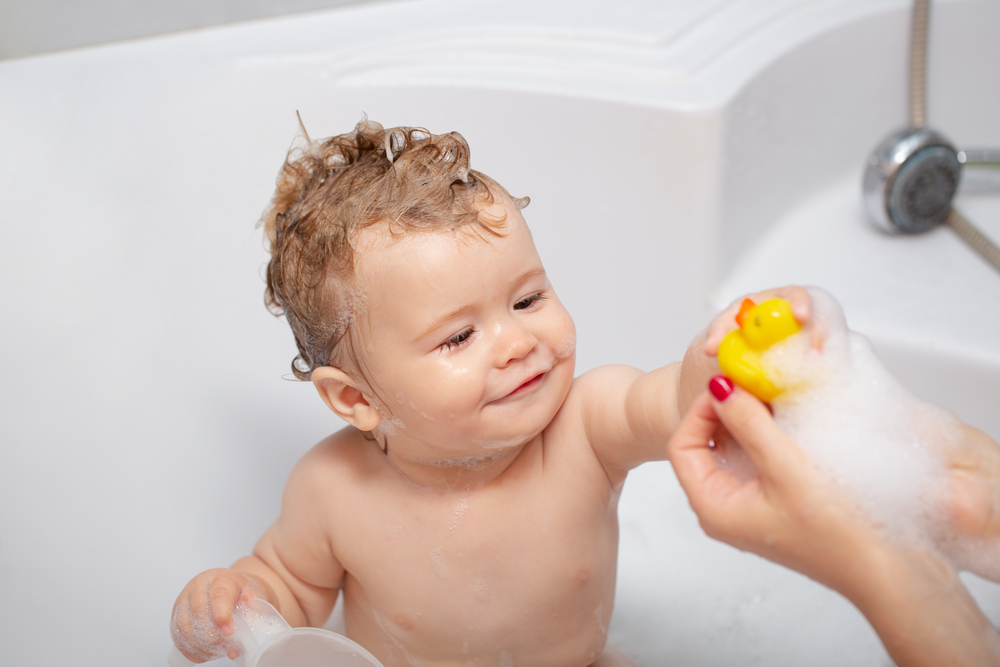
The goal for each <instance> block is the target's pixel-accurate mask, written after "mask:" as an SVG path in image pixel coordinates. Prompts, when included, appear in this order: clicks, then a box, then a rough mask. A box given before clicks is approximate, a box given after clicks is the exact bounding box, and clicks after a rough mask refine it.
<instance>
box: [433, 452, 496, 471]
mask: <svg viewBox="0 0 1000 667" xmlns="http://www.w3.org/2000/svg"><path fill="white" fill-rule="evenodd" d="M505 455H506V452H497V453H496V454H477V455H475V456H457V457H455V458H451V459H437V460H435V461H425V462H424V465H429V466H434V467H437V468H464V469H466V470H483V469H485V468H486V467H487V466H489V465H490V464H491V463H493V462H494V461H496V460H497V459H500V458H502V457H503V456H505Z"/></svg>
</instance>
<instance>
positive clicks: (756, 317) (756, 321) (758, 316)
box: [753, 315, 761, 327]
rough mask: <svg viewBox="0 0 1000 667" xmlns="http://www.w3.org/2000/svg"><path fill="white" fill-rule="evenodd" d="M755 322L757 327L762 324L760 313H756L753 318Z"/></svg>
mask: <svg viewBox="0 0 1000 667" xmlns="http://www.w3.org/2000/svg"><path fill="white" fill-rule="evenodd" d="M753 324H754V326H757V327H759V326H761V321H760V315H755V316H754V318H753Z"/></svg>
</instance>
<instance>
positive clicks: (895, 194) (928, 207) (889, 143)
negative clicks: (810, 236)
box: [864, 127, 962, 234]
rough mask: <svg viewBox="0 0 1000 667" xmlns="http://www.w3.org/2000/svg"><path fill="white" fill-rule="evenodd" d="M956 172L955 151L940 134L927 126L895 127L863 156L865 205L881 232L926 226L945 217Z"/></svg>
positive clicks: (958, 163) (919, 229)
mask: <svg viewBox="0 0 1000 667" xmlns="http://www.w3.org/2000/svg"><path fill="white" fill-rule="evenodd" d="M961 175H962V162H961V161H960V160H959V154H958V151H957V150H955V147H954V146H952V145H951V143H949V142H948V140H947V139H945V138H944V137H943V136H941V135H940V134H938V133H937V132H935V131H933V130H930V129H928V128H926V127H917V128H906V129H903V130H899V131H898V132H894V133H893V134H892V135H890V136H889V137H887V138H886V139H885V141H883V142H882V143H881V144H879V145H878V147H877V148H876V149H875V151H874V152H873V153H872V154H871V155H870V156H869V157H868V165H867V167H866V169H865V177H864V202H865V208H866V209H867V210H868V215H869V217H870V218H871V220H872V221H873V222H874V223H875V224H876V225H877V226H878V227H879V228H881V229H882V230H883V231H886V232H906V233H908V234H916V233H919V232H924V231H927V230H928V229H931V228H932V227H936V226H937V225H939V224H943V223H944V222H945V221H946V220H947V218H948V215H949V213H950V212H951V200H952V199H953V198H954V196H955V193H956V192H957V191H958V183H959V180H960V178H961Z"/></svg>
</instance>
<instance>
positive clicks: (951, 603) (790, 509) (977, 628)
mask: <svg viewBox="0 0 1000 667" xmlns="http://www.w3.org/2000/svg"><path fill="white" fill-rule="evenodd" d="M709 387H710V389H711V395H710V394H709V392H705V393H703V394H702V395H700V396H699V397H698V398H697V399H696V400H695V402H694V404H693V405H692V406H691V409H690V410H689V411H688V413H687V414H686V415H685V417H684V419H683V421H682V422H681V425H680V427H679V428H678V429H677V431H676V432H675V434H674V436H673V438H671V440H670V443H669V444H668V445H667V451H668V454H669V457H670V460H671V462H672V464H673V466H674V470H675V472H676V474H677V478H678V480H680V483H681V486H682V487H683V488H684V491H685V492H686V493H687V495H688V499H689V501H690V503H691V507H692V508H693V509H694V511H695V513H696V514H697V515H698V519H699V521H700V522H701V525H702V528H703V529H704V530H705V532H706V533H707V534H708V535H709V536H710V537H713V538H715V539H718V540H721V541H723V542H726V543H727V544H731V545H733V546H735V547H737V548H739V549H743V550H746V551H751V552H753V553H756V554H758V555H761V556H763V557H765V558H767V559H769V560H772V561H774V562H776V563H779V564H782V565H785V566H787V567H790V568H792V569H794V570H796V571H798V572H801V573H802V574H805V575H806V576H809V577H811V578H812V579H814V580H816V581H819V582H820V583H823V584H825V585H827V586H829V587H831V588H833V589H834V590H836V591H838V592H840V593H841V594H843V595H844V596H845V597H847V598H848V599H849V600H851V602H853V603H854V604H855V605H857V607H858V608H859V610H860V611H861V612H862V613H863V614H864V615H865V616H866V618H868V620H869V622H870V623H871V624H872V626H873V627H874V628H875V630H876V632H878V634H879V636H880V637H881V639H882V641H883V643H884V644H885V646H886V649H887V650H888V651H889V653H890V655H891V656H892V657H893V659H894V660H895V661H896V663H897V664H898V665H901V666H903V665H906V666H913V665H928V666H930V665H943V664H948V665H969V666H970V667H971V666H973V665H1000V638H998V635H997V632H996V630H995V628H993V627H992V625H991V624H990V623H989V621H988V620H987V619H986V618H985V616H983V614H982V612H981V611H980V610H979V608H978V607H977V606H976V604H975V601H974V600H973V599H972V598H971V597H970V596H969V594H968V592H967V591H966V590H965V588H964V586H963V585H962V583H961V581H960V580H959V579H958V577H957V575H956V573H955V571H954V570H953V569H952V568H951V567H950V566H949V565H948V564H947V563H945V562H944V561H943V560H942V559H941V558H939V557H937V556H936V555H934V554H931V553H926V552H921V551H919V550H916V549H913V548H908V547H904V546H901V545H897V544H893V543H890V542H889V541H888V540H886V539H885V538H884V537H883V536H882V535H881V534H880V533H879V532H878V531H877V530H876V529H875V528H874V527H872V526H871V524H870V523H869V521H868V520H867V519H866V518H865V517H864V515H863V514H861V512H860V511H859V510H858V509H857V508H856V507H855V506H854V504H853V503H852V502H851V501H850V499H849V498H848V497H847V496H846V495H845V494H844V493H843V492H842V491H841V490H840V489H839V488H837V487H836V486H835V485H834V484H833V483H832V482H830V481H829V480H827V479H826V477H825V476H824V475H823V474H822V473H821V472H820V471H819V470H818V469H817V468H816V467H815V466H814V465H813V464H812V463H811V462H810V461H809V459H808V458H807V457H806V455H805V453H804V452H803V451H802V450H801V449H800V448H799V446H798V444H797V443H795V442H794V441H793V440H792V439H791V438H789V437H788V436H787V435H785V434H784V433H783V432H782V431H781V430H780V429H779V428H778V426H777V424H776V423H775V422H774V420H773V418H772V417H771V415H770V412H769V411H768V409H767V407H766V406H765V405H764V404H762V403H761V402H760V401H758V400H757V399H756V398H754V397H753V396H751V395H750V394H749V393H747V392H745V391H743V390H742V389H740V388H738V387H734V385H733V384H732V382H731V381H729V380H728V379H727V378H724V377H722V376H716V377H715V378H713V379H712V381H711V382H710V383H709ZM723 429H724V430H725V431H728V432H729V434H731V435H732V437H733V438H734V439H735V441H736V442H737V443H739V444H738V446H739V447H741V448H742V453H743V454H745V456H746V457H747V458H748V459H749V460H750V461H751V462H752V463H753V467H754V468H755V469H756V471H755V472H756V474H750V475H747V474H737V473H735V472H733V471H731V470H728V469H726V468H725V467H723V466H722V465H721V461H720V459H721V458H722V457H720V456H719V455H718V454H716V453H715V452H713V449H715V447H714V441H713V436H715V435H716V434H717V433H721V432H722V431H723ZM727 446H728V447H735V446H737V445H735V444H730V445H727Z"/></svg>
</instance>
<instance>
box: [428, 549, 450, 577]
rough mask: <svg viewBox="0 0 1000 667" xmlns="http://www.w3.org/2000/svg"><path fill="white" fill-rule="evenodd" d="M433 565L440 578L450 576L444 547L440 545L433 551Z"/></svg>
mask: <svg viewBox="0 0 1000 667" xmlns="http://www.w3.org/2000/svg"><path fill="white" fill-rule="evenodd" d="M431 567H433V568H434V573H435V574H437V576H439V577H440V578H442V579H447V578H448V563H446V562H445V560H444V547H438V548H437V549H435V550H434V551H432V552H431Z"/></svg>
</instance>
